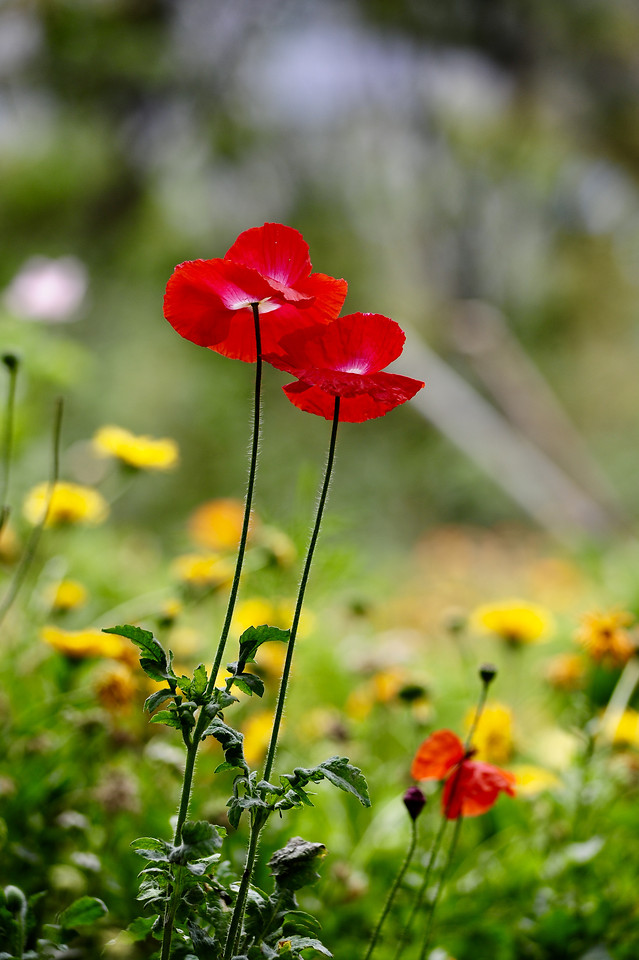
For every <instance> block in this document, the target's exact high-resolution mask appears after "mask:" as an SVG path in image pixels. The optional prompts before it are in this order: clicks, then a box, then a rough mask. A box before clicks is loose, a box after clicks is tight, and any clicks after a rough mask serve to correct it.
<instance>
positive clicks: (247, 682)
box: [232, 673, 264, 697]
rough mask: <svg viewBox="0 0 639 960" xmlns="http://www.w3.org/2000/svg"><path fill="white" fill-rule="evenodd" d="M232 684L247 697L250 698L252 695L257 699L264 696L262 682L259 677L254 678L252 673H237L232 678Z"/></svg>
mask: <svg viewBox="0 0 639 960" xmlns="http://www.w3.org/2000/svg"><path fill="white" fill-rule="evenodd" d="M232 683H234V684H235V685H236V686H237V687H239V688H240V690H241V691H242V693H246V694H247V696H249V697H252V696H253V694H254V693H255V694H256V695H257V696H258V697H263V696H264V681H263V680H262V678H261V677H256V676H255V674H254V673H239V674H237V675H236V676H234V677H233V680H232Z"/></svg>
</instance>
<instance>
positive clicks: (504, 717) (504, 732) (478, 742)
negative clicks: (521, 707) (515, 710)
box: [465, 703, 514, 766]
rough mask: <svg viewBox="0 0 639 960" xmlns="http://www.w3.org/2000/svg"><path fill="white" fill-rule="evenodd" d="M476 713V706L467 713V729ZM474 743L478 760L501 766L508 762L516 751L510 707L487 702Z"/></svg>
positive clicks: (474, 736)
mask: <svg viewBox="0 0 639 960" xmlns="http://www.w3.org/2000/svg"><path fill="white" fill-rule="evenodd" d="M475 714H476V710H475V709H474V708H473V709H472V710H469V712H468V713H467V714H466V721H465V722H466V729H467V730H469V729H470V727H471V726H472V724H473V722H474V720H475ZM472 745H473V746H474V747H475V749H476V750H477V754H476V759H477V760H483V761H485V762H486V763H496V764H498V765H499V766H501V765H502V764H504V763H508V761H509V760H510V758H511V757H512V755H513V751H514V741H513V715H512V710H511V709H510V707H507V706H505V705H504V704H503V703H490V704H486V706H485V707H484V709H483V711H482V713H481V716H480V718H479V723H478V724H477V728H476V730H475V732H474V734H473V744H472Z"/></svg>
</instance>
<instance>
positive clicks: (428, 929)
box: [419, 816, 464, 960]
mask: <svg viewBox="0 0 639 960" xmlns="http://www.w3.org/2000/svg"><path fill="white" fill-rule="evenodd" d="M463 820H464V818H463V817H462V816H459V817H458V818H457V820H456V822H455V832H454V833H453V837H452V840H451V841H450V847H449V848H448V857H447V859H446V863H445V864H444V867H443V869H442V872H441V876H440V878H439V883H438V884H437V890H436V891H435V897H434V899H433V902H432V904H431V908H430V911H429V913H428V922H427V924H426V932H425V933H424V942H423V944H422V950H421V953H420V955H419V960H425V957H426V951H427V950H428V946H429V944H430V935H431V931H432V929H433V920H434V918H435V910H436V909H437V904H438V903H439V897H440V895H441V892H442V890H443V889H444V884H445V883H446V880H447V878H448V873H449V870H450V866H451V863H452V862H453V857H454V856H455V850H456V848H457V841H458V840H459V834H460V831H461V825H462V823H463Z"/></svg>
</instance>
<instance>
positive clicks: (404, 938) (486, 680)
mask: <svg viewBox="0 0 639 960" xmlns="http://www.w3.org/2000/svg"><path fill="white" fill-rule="evenodd" d="M493 678H494V674H492V675H490V676H489V677H488V676H484V675H483V674H482V687H481V692H480V694H479V700H478V703H477V709H476V710H475V716H474V718H473V722H472V724H471V726H470V730H469V731H468V736H467V737H466V742H465V743H464V752H465V753H467V752H468V750H470V745H471V743H472V739H473V737H474V735H475V731H476V729H477V724H478V723H479V720H480V718H481V715H482V713H483V711H484V706H485V705H486V698H487V697H488V688H489V686H490V684H491V682H492V680H493ZM460 771H461V763H460V764H459V765H458V767H457V769H456V770H455V772H454V773H453V777H454V780H453V786H452V790H451V791H450V797H449V798H448V804H447V806H446V809H445V810H444V812H443V815H442V819H441V823H440V826H439V830H438V831H437V836H436V837H435V840H434V842H433V846H432V848H431V854H430V858H429V860H428V866H427V868H426V873H425V874H424V879H423V880H422V883H421V886H420V888H419V891H418V893H417V898H416V900H415V904H414V906H413V909H412V910H411V912H410V916H409V918H408V923H407V924H406V927H405V928H404V930H403V931H402V934H401V935H400V940H399V945H398V947H397V950H396V952H395V956H394V958H393V960H400V957H401V956H402V954H403V952H404V950H405V949H406V945H407V943H408V938H409V936H410V931H411V929H412V926H413V923H414V921H415V918H416V916H417V914H418V913H419V911H420V910H421V907H422V903H423V902H424V897H425V895H426V891H427V889H428V884H429V882H430V878H431V876H432V873H433V867H434V865H435V861H436V859H437V855H438V853H439V850H440V847H441V845H442V841H443V839H444V833H445V832H446V827H447V826H448V817H447V813H448V809H449V807H450V805H451V803H452V801H453V798H454V796H455V790H456V788H457V780H458V779H459V775H460ZM462 820H463V817H461V816H460V817H458V818H457V823H456V824H455V832H454V834H453V838H452V840H451V844H450V848H449V853H448V859H447V861H446V865H445V866H444V868H443V871H442V876H441V879H440V881H439V884H438V886H437V891H436V893H435V899H434V901H433V903H432V905H431V908H430V911H429V917H428V930H429V931H430V928H431V926H432V921H433V916H434V913H435V907H436V906H437V901H438V900H439V895H440V893H441V890H442V886H443V880H444V879H445V875H446V873H447V871H448V867H449V865H450V861H451V859H452V857H451V851H453V852H454V848H455V847H456V846H457V838H458V836H459V831H460V829H461V827H460V824H461V821H462ZM422 956H424V954H422ZM420 960H422V958H421V957H420Z"/></svg>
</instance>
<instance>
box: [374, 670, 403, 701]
mask: <svg viewBox="0 0 639 960" xmlns="http://www.w3.org/2000/svg"><path fill="white" fill-rule="evenodd" d="M370 682H371V686H372V692H373V696H374V698H375V700H376V701H377V703H390V701H391V700H395V699H396V697H397V696H398V694H399V692H400V690H401V689H402V687H404V686H406V683H407V675H406V671H405V670H403V669H402V668H401V667H389V668H388V669H387V670H378V671H377V673H374V674H373V676H372V677H371V681H370Z"/></svg>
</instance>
